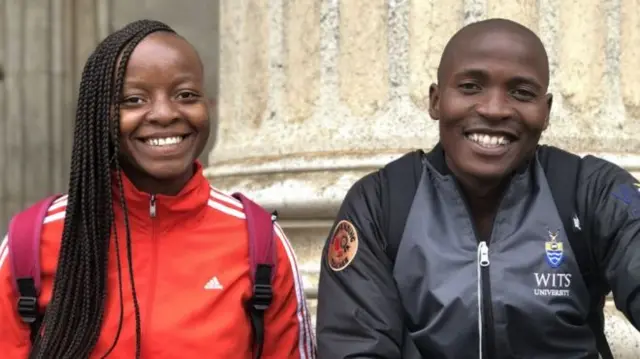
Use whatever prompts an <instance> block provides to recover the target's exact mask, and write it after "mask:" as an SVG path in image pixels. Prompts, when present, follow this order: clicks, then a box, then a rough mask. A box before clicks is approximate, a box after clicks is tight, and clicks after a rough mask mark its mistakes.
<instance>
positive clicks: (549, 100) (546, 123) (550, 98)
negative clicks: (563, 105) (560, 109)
mask: <svg viewBox="0 0 640 359" xmlns="http://www.w3.org/2000/svg"><path fill="white" fill-rule="evenodd" d="M545 103H546V105H547V118H546V119H545V121H544V128H543V131H544V130H546V129H547V127H549V118H550V117H551V105H552V104H553V95H552V94H550V93H548V94H547V96H546V100H545Z"/></svg>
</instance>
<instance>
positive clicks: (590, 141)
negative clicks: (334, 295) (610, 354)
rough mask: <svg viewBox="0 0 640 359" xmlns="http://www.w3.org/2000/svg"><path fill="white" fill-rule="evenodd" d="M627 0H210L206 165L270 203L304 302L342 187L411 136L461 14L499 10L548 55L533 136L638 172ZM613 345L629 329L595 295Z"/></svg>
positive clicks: (427, 134) (639, 125) (637, 111)
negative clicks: (216, 22) (214, 18)
mask: <svg viewBox="0 0 640 359" xmlns="http://www.w3.org/2000/svg"><path fill="white" fill-rule="evenodd" d="M638 6H640V3H639V2H638V0H600V1H599V0H589V1H587V2H577V1H564V0H563V1H560V0H542V1H538V2H535V1H518V2H516V1H512V2H504V1H498V0H466V1H462V0H452V1H446V2H443V1H428V0H424V1H422V0H421V1H417V0H416V1H408V0H366V1H364V0H348V1H346V0H344V1H338V0H322V1H320V0H297V1H291V0H272V1H269V2H266V1H264V2H262V1H247V0H245V1H238V0H223V1H221V9H220V14H221V15H220V21H221V34H220V37H221V40H220V56H221V57H220V92H219V93H220V108H219V116H220V124H219V138H218V142H217V145H216V148H215V149H214V150H213V151H212V153H211V155H210V168H209V169H208V175H209V176H210V178H211V181H212V183H214V185H216V186H218V187H220V188H222V189H226V190H241V191H246V192H248V193H250V194H251V196H252V197H254V198H255V199H257V200H258V201H259V202H260V203H262V204H263V205H265V206H267V207H269V208H272V209H277V210H278V211H279V213H280V215H281V219H282V223H283V226H284V227H285V231H286V232H287V234H288V235H289V237H290V238H291V240H292V242H293V243H294V246H295V249H296V251H297V254H298V257H299V261H300V262H301V267H302V270H303V271H304V276H305V278H304V279H305V281H306V287H307V289H308V293H309V295H310V298H311V301H312V302H313V297H314V293H315V289H314V288H315V287H316V283H317V270H318V268H319V263H318V259H319V256H320V250H321V247H322V244H323V242H324V240H325V238H326V236H327V234H328V231H329V226H330V225H331V221H332V220H333V216H334V215H335V213H336V210H337V208H338V206H339V204H340V202H341V201H342V199H343V196H344V194H345V192H346V190H347V189H348V188H349V187H350V186H351V185H352V184H353V183H354V182H355V181H356V180H357V179H359V178H360V177H362V176H363V175H365V174H366V173H368V172H370V171H372V170H374V169H376V168H378V167H380V166H381V165H383V164H385V163H387V162H388V161H390V160H392V159H394V158H396V157H398V156H399V155H401V154H403V153H405V152H407V151H409V150H411V149H415V148H429V147H431V146H432V145H433V144H434V143H435V141H436V137H437V131H436V123H435V122H433V121H431V120H430V118H429V117H428V114H427V112H426V111H425V110H426V105H427V101H426V100H427V94H428V88H429V85H430V83H431V82H432V81H433V80H434V79H435V74H436V67H437V63H438V59H439V56H440V53H441V50H442V48H443V46H444V44H445V43H446V41H447V40H448V39H449V38H450V36H451V35H452V34H453V33H454V32H455V31H456V30H457V29H459V28H460V27H461V26H463V25H464V24H467V23H469V22H472V21H476V20H480V19H483V18H487V17H506V18H510V19H514V20H516V21H519V22H522V23H524V24H525V25H527V26H529V27H531V28H532V29H533V30H534V31H536V32H538V33H539V34H540V36H541V38H542V39H543V41H544V43H545V45H546V46H547V49H548V51H549V56H550V59H551V72H552V82H551V91H552V92H553V93H554V94H555V102H554V109H553V117H552V120H551V126H550V130H549V131H548V132H547V133H546V134H545V135H544V142H546V143H551V144H556V145H559V146H561V147H564V148H566V149H569V150H572V151H576V152H579V153H587V152H588V153H594V154H598V155H601V156H604V157H606V158H608V159H611V160H613V161H614V162H617V163H619V164H622V165H623V166H625V167H626V168H628V169H630V170H632V171H634V172H636V175H638V173H637V172H639V171H640V167H639V166H640V157H638V156H637V155H636V154H637V153H638V152H639V150H640V140H638V139H637V136H636V134H637V133H639V132H638V130H640V89H639V88H638V86H636V84H637V83H639V82H640V70H639V67H638V66H637V63H636V61H635V59H637V58H638V57H640V35H638V31H637V29H638V28H639V27H640V15H639V14H638V11H637V9H638ZM607 318H608V326H607V334H608V335H609V338H610V340H611V341H612V342H613V346H614V350H615V353H614V354H616V358H631V357H635V356H634V355H635V354H633V355H632V351H633V349H632V348H637V347H638V346H640V335H638V333H637V332H636V331H635V329H633V328H632V327H631V326H630V325H629V324H627V322H626V320H625V319H624V318H623V317H622V316H621V315H620V314H619V313H618V312H617V311H616V310H615V309H614V308H613V306H612V305H610V304H609V305H608V306H607Z"/></svg>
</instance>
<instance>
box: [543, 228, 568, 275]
mask: <svg viewBox="0 0 640 359" xmlns="http://www.w3.org/2000/svg"><path fill="white" fill-rule="evenodd" d="M549 239H550V240H549V241H547V242H545V244H544V251H545V253H546V255H547V263H549V265H550V266H551V268H558V267H560V265H561V264H562V262H563V261H564V248H563V247H562V242H558V232H555V233H552V232H551V231H549Z"/></svg>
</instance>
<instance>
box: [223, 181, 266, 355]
mask: <svg viewBox="0 0 640 359" xmlns="http://www.w3.org/2000/svg"><path fill="white" fill-rule="evenodd" d="M233 197H235V198H237V199H238V200H240V202H242V205H243V208H244V213H245V216H246V219H247V229H248V232H249V261H250V265H251V279H252V281H253V295H252V297H251V299H250V300H249V302H248V303H247V305H248V308H247V309H248V311H249V317H250V319H251V326H252V329H253V334H254V342H255V347H256V348H255V356H254V357H255V358H260V356H261V355H262V347H263V342H264V313H265V311H266V310H267V308H268V307H269V305H270V304H271V301H272V299H273V287H272V283H271V282H272V279H273V277H274V275H275V269H274V268H275V261H276V258H275V256H276V252H275V246H274V240H273V237H274V232H273V222H274V220H275V216H272V215H271V214H270V213H269V212H267V211H266V210H265V209H264V208H262V207H261V206H260V205H258V204H256V203H255V202H253V201H251V200H250V199H248V198H247V197H245V196H244V195H243V194H242V193H234V194H233Z"/></svg>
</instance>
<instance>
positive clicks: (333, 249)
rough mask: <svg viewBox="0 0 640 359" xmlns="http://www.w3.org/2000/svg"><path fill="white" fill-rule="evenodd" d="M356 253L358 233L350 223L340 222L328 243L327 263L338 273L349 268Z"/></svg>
mask: <svg viewBox="0 0 640 359" xmlns="http://www.w3.org/2000/svg"><path fill="white" fill-rule="evenodd" d="M357 252H358V232H357V231H356V228H355V227H354V226H353V224H351V222H349V221H346V220H342V221H340V222H339V223H338V225H337V226H336V229H335V230H334V231H333V235H332V236H331V243H329V248H328V253H327V254H328V255H327V262H328V264H329V268H331V269H332V270H334V271H336V272H338V271H341V270H343V269H345V268H347V267H348V266H349V264H351V262H352V261H353V259H354V258H355V256H356V253H357Z"/></svg>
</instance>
